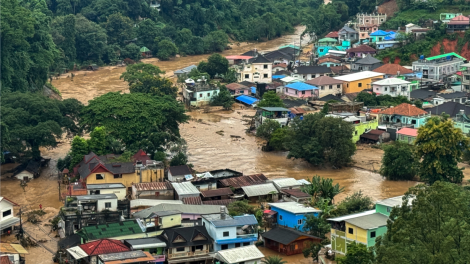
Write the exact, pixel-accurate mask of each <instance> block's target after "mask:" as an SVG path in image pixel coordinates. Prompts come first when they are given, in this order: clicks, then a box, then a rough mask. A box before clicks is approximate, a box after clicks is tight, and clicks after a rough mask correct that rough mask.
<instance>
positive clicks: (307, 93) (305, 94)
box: [284, 82, 318, 98]
mask: <svg viewBox="0 0 470 264" xmlns="http://www.w3.org/2000/svg"><path fill="white" fill-rule="evenodd" d="M284 94H285V95H287V96H292V97H297V98H318V88H317V87H315V86H313V85H309V84H306V83H303V82H295V83H290V84H288V85H286V86H285V87H284Z"/></svg>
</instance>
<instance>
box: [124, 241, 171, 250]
mask: <svg viewBox="0 0 470 264" xmlns="http://www.w3.org/2000/svg"><path fill="white" fill-rule="evenodd" d="M160 247H166V243H165V242H160V243H149V244H142V245H133V246H132V249H133V250H137V249H145V248H160Z"/></svg>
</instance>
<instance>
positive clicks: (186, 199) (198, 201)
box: [183, 196, 202, 205]
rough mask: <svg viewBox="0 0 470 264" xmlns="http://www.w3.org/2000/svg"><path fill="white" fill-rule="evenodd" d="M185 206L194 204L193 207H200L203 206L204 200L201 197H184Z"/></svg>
mask: <svg viewBox="0 0 470 264" xmlns="http://www.w3.org/2000/svg"><path fill="white" fill-rule="evenodd" d="M183 204H193V205H199V204H202V200H201V197H200V196H196V197H184V198H183Z"/></svg>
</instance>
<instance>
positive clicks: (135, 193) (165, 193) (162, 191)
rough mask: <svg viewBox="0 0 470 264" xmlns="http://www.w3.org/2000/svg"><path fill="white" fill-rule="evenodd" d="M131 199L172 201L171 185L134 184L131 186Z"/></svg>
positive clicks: (156, 183) (153, 183)
mask: <svg viewBox="0 0 470 264" xmlns="http://www.w3.org/2000/svg"><path fill="white" fill-rule="evenodd" d="M132 199H158V200H173V199H174V189H173V185H171V183H170V182H142V183H134V184H133V185H132Z"/></svg>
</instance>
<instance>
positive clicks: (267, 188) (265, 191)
mask: <svg viewBox="0 0 470 264" xmlns="http://www.w3.org/2000/svg"><path fill="white" fill-rule="evenodd" d="M241 188H242V189H243V192H244V193H245V195H246V197H247V198H248V200H250V201H252V202H255V201H259V200H266V201H269V200H271V201H277V194H278V193H279V192H278V191H277V189H276V187H274V184H273V183H264V184H258V185H250V186H243V187H241Z"/></svg>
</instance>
